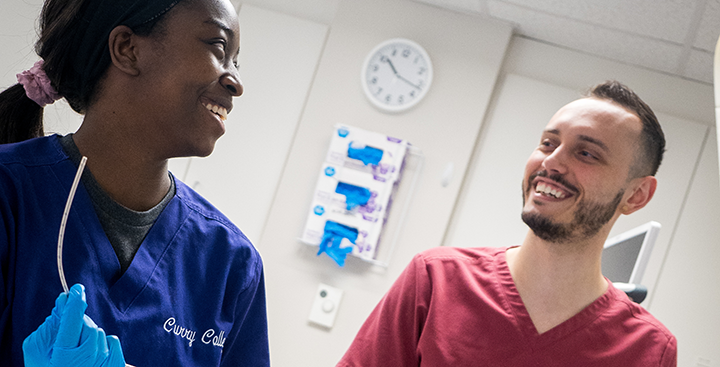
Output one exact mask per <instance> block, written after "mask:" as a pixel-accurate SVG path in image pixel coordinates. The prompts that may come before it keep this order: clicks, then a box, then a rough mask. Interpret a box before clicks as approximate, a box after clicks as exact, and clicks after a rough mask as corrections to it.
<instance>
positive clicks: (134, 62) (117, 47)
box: [108, 25, 140, 76]
mask: <svg viewBox="0 0 720 367" xmlns="http://www.w3.org/2000/svg"><path fill="white" fill-rule="evenodd" d="M136 40H137V36H136V35H135V33H134V32H133V31H132V29H130V27H128V26H124V25H120V26H117V27H115V28H114V29H113V30H112V31H111V32H110V37H109V38H108V48H109V49H110V59H111V62H112V64H113V65H114V66H115V67H116V68H117V69H119V70H120V71H122V72H124V73H126V74H129V75H133V76H136V75H138V74H140V69H139V68H138V59H137V56H138V53H137V51H138V50H137V44H136Z"/></svg>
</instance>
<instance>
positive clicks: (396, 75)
mask: <svg viewBox="0 0 720 367" xmlns="http://www.w3.org/2000/svg"><path fill="white" fill-rule="evenodd" d="M385 61H387V63H388V64H390V68H391V69H392V71H393V73H394V74H395V77H397V78H398V79H401V80H402V81H404V82H405V83H408V84H410V85H411V86H413V87H415V88H417V89H421V88H420V87H419V86H417V85H415V84H413V83H412V82H411V81H409V80H407V79H405V78H403V77H402V76H400V74H398V72H397V70H396V69H395V66H394V65H393V63H392V61H390V58H389V57H386V58H385Z"/></svg>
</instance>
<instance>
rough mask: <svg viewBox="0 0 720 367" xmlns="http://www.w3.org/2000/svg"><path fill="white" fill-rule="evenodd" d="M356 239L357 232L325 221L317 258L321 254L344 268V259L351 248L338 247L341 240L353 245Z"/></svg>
mask: <svg viewBox="0 0 720 367" xmlns="http://www.w3.org/2000/svg"><path fill="white" fill-rule="evenodd" d="M357 237H358V230H357V229H355V228H351V227H348V226H345V225H342V224H340V223H337V222H333V221H330V220H329V221H327V222H326V223H325V233H324V234H323V238H322V241H321V242H320V250H319V251H318V253H317V254H318V256H319V255H320V254H322V253H323V252H324V253H326V254H327V255H328V256H330V258H331V259H333V260H335V262H336V263H337V264H338V265H340V266H345V257H347V255H348V254H349V253H351V252H352V246H350V247H340V243H341V242H342V240H343V238H347V239H348V240H350V242H352V243H355V241H356V240H357Z"/></svg>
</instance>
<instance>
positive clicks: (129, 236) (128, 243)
mask: <svg viewBox="0 0 720 367" xmlns="http://www.w3.org/2000/svg"><path fill="white" fill-rule="evenodd" d="M60 145H62V148H63V150H64V151H65V154H67V155H68V156H69V157H70V160H71V161H72V162H73V163H75V166H79V165H80V160H81V159H82V155H81V154H80V151H79V150H78V148H77V146H76V145H75V142H74V141H73V138H72V134H68V135H66V136H63V137H60ZM168 175H170V174H169V173H168ZM81 180H82V183H83V185H84V186H85V190H86V191H87V192H88V195H89V196H90V200H91V201H92V203H93V207H95V213H96V214H97V216H98V219H99V220H100V224H101V225H102V228H103V230H104V231H105V235H106V236H107V238H108V240H110V244H112V247H113V249H114V250H115V254H116V255H117V257H118V261H119V262H120V271H121V274H123V273H125V270H127V268H128V267H129V266H130V263H131V262H132V259H133V257H135V254H136V253H137V251H138V249H139V248H140V244H141V243H142V242H143V240H144V239H145V236H147V234H148V232H149V231H150V228H152V226H153V223H155V220H156V219H157V218H158V216H159V215H160V213H161V212H162V211H163V209H165V207H166V206H167V204H168V203H169V202H170V200H172V198H173V196H175V181H174V180H173V177H172V175H170V190H168V192H167V194H165V197H164V198H163V199H162V200H161V201H160V203H159V204H158V205H156V206H155V207H153V208H151V209H150V210H148V211H143V212H139V211H135V210H132V209H128V208H126V207H124V206H122V205H121V204H119V203H117V202H116V201H115V200H113V199H112V198H111V197H110V195H108V194H107V193H106V192H105V190H103V189H102V188H101V187H100V185H99V184H98V183H97V181H95V177H93V175H92V173H90V170H88V169H87V168H86V169H85V170H84V171H83V175H82V179H81Z"/></svg>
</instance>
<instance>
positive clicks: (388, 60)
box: [385, 57, 398, 75]
mask: <svg viewBox="0 0 720 367" xmlns="http://www.w3.org/2000/svg"><path fill="white" fill-rule="evenodd" d="M385 61H387V63H388V64H390V68H391V69H392V71H393V73H394V74H395V75H398V72H397V70H395V66H394V65H393V63H392V61H390V58H389V57H385Z"/></svg>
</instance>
